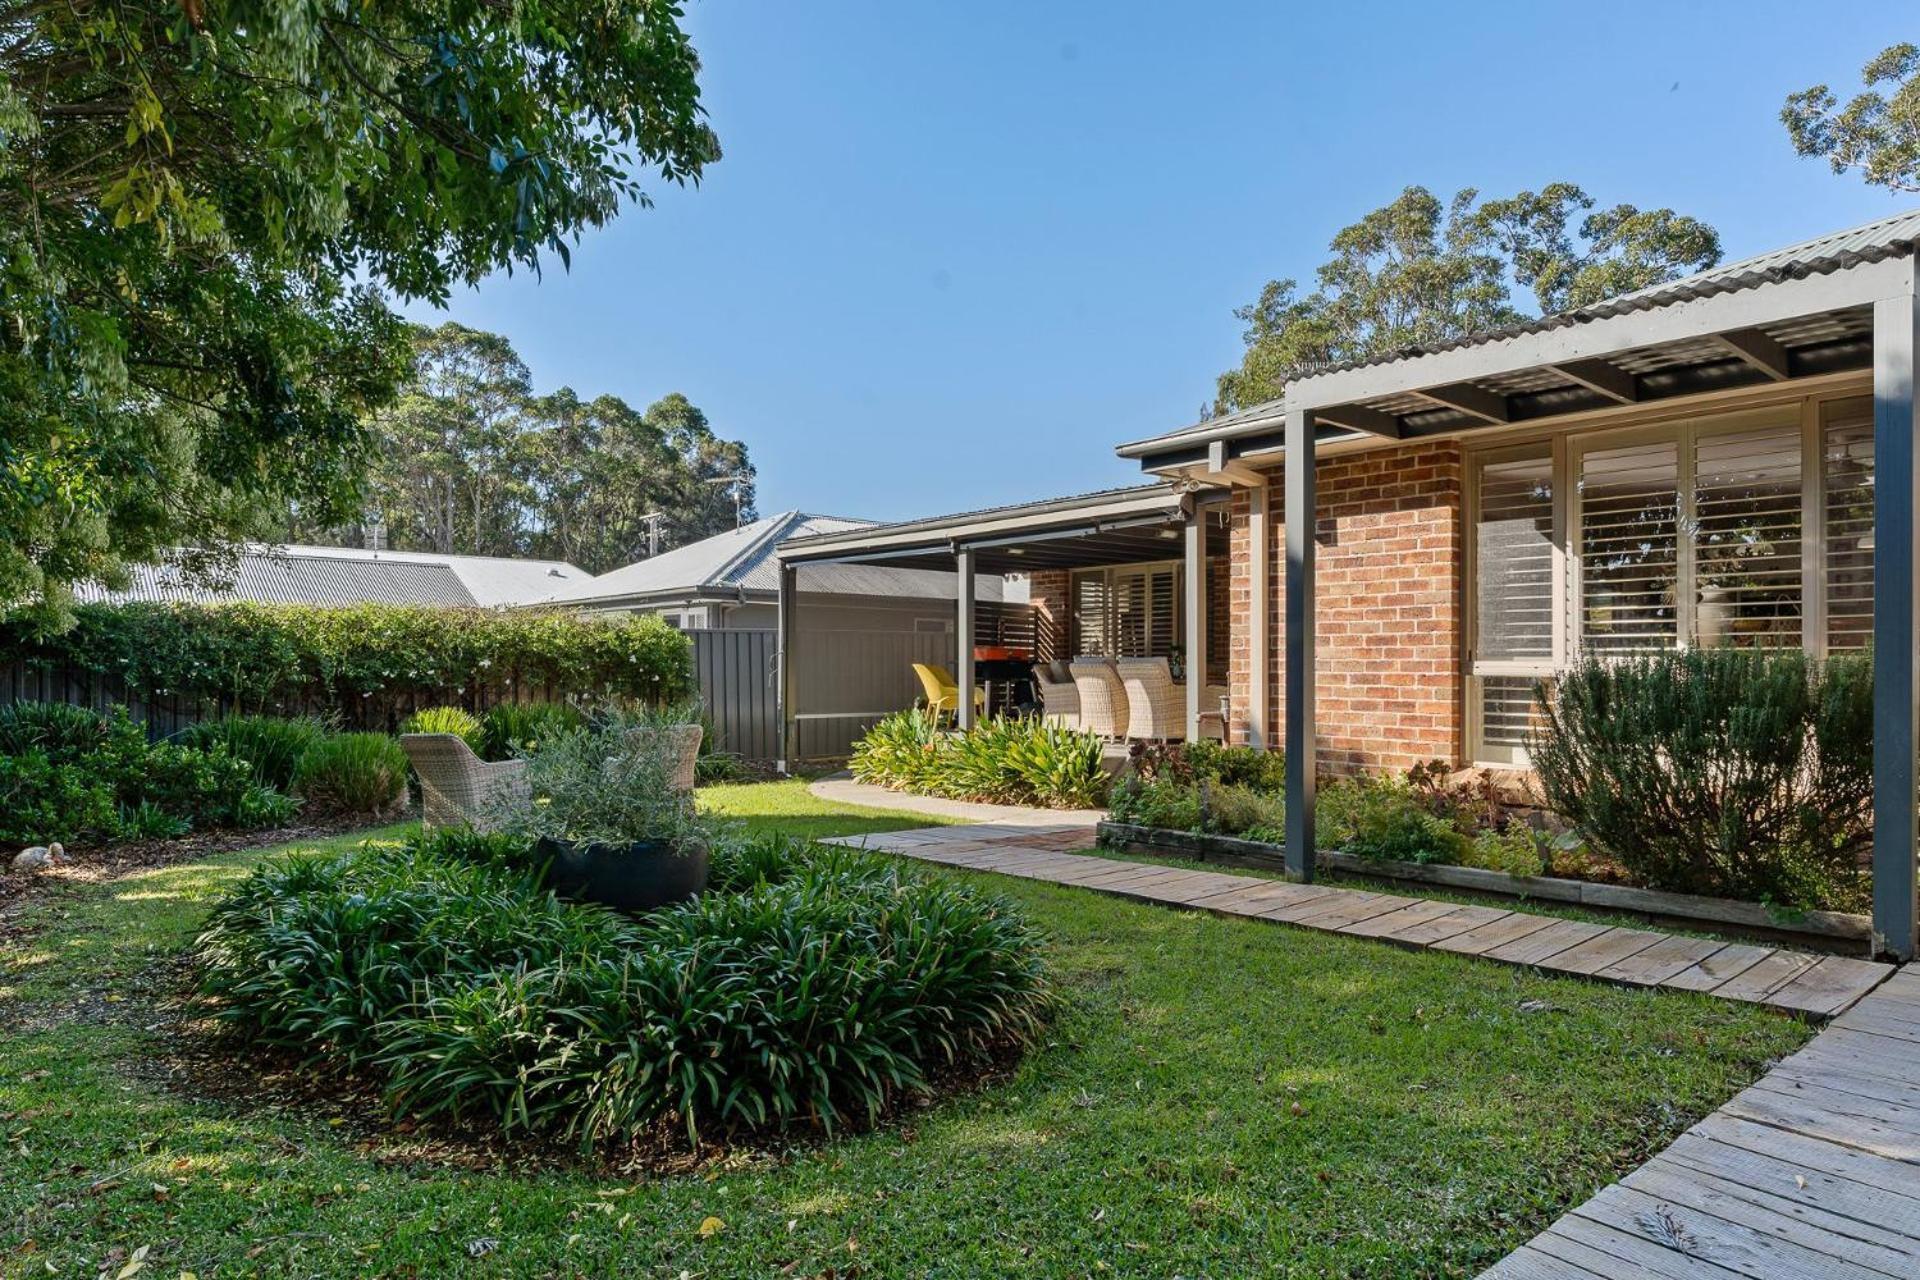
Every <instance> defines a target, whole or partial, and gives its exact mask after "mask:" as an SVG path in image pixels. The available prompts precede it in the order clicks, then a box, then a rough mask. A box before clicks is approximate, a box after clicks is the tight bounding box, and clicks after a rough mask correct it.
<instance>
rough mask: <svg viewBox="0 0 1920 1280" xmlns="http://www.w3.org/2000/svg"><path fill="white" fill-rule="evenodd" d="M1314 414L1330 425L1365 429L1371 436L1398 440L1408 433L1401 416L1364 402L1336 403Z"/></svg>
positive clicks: (1353, 429)
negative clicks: (1371, 407) (1371, 406)
mask: <svg viewBox="0 0 1920 1280" xmlns="http://www.w3.org/2000/svg"><path fill="white" fill-rule="evenodd" d="M1313 416H1314V417H1315V418H1316V419H1318V420H1319V421H1321V422H1324V423H1326V424H1327V425H1328V426H1330V427H1345V428H1346V429H1347V430H1349V431H1364V432H1365V433H1366V434H1368V435H1370V436H1382V437H1384V438H1386V439H1388V440H1398V439H1400V438H1401V437H1402V436H1404V435H1405V434H1406V429H1405V428H1404V427H1402V426H1401V425H1400V419H1399V418H1397V417H1395V416H1394V415H1393V414H1391V413H1382V412H1381V411H1380V410H1378V409H1369V408H1368V407H1367V406H1365V405H1362V404H1342V405H1334V406H1332V407H1330V408H1326V409H1318V410H1315V412H1314V415H1313Z"/></svg>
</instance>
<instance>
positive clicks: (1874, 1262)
mask: <svg viewBox="0 0 1920 1280" xmlns="http://www.w3.org/2000/svg"><path fill="white" fill-rule="evenodd" d="M1621 1185H1623V1186H1626V1187H1629V1188H1631V1189H1633V1190H1635V1191H1638V1192H1641V1193H1642V1194H1644V1195H1647V1196H1650V1197H1653V1198H1654V1199H1656V1200H1658V1201H1660V1202H1661V1203H1664V1204H1673V1205H1685V1206H1686V1207H1687V1208H1690V1209H1693V1210H1695V1211H1697V1212H1699V1213H1704V1214H1707V1215H1709V1216H1711V1217H1713V1218H1717V1219H1719V1220H1720V1221H1722V1222H1727V1223H1731V1224H1733V1225H1734V1226H1737V1227H1742V1228H1745V1229H1746V1230H1748V1231H1751V1232H1753V1233H1754V1234H1755V1235H1757V1236H1764V1237H1770V1238H1772V1239H1776V1240H1784V1241H1787V1242H1789V1243H1791V1244H1793V1245H1796V1246H1798V1247H1799V1248H1802V1249H1805V1250H1808V1251H1809V1252H1811V1253H1814V1254H1817V1255H1820V1256H1822V1257H1826V1258H1831V1259H1833V1260H1835V1261H1837V1262H1840V1263H1843V1264H1845V1265H1847V1266H1850V1267H1857V1268H1859V1269H1861V1270H1862V1271H1867V1272H1880V1273H1881V1274H1883V1275H1888V1276H1895V1277H1901V1276H1911V1275H1913V1274H1914V1272H1915V1271H1916V1270H1920V1252H1915V1250H1916V1248H1920V1242H1916V1241H1914V1240H1912V1239H1911V1238H1905V1237H1902V1236H1901V1235H1900V1234H1899V1233H1898V1232H1897V1231H1887V1230H1884V1229H1881V1228H1878V1227H1875V1226H1872V1225H1870V1224H1866V1223H1861V1222H1858V1221H1853V1220H1850V1219H1848V1218H1847V1217H1845V1216H1844V1215H1841V1214H1836V1213H1831V1212H1828V1211H1827V1210H1825V1209H1821V1208H1819V1207H1818V1206H1815V1205H1811V1204H1808V1203H1806V1202H1805V1200H1804V1198H1803V1197H1802V1198H1798V1199H1796V1200H1789V1199H1786V1198H1784V1197H1782V1196H1779V1195H1776V1194H1774V1193H1772V1192H1768V1191H1759V1190H1756V1189H1754V1188H1752V1187H1748V1186H1745V1185H1744V1184H1742V1183H1740V1182H1737V1181H1729V1180H1728V1179H1726V1178H1723V1177H1721V1176H1720V1175H1718V1174H1714V1173H1702V1172H1700V1171H1698V1170H1689V1169H1683V1168H1681V1167H1679V1166H1677V1165H1676V1164H1674V1163H1673V1162H1670V1161H1660V1160H1656V1161H1654V1162H1653V1163H1651V1164H1648V1165H1646V1166H1644V1167H1642V1168H1640V1169H1637V1170H1635V1171H1634V1172H1633V1173H1630V1174H1628V1175H1627V1177H1626V1179H1625V1181H1624V1182H1623V1183H1622V1184H1621Z"/></svg>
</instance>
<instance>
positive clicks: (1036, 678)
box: [1033, 662, 1080, 729]
mask: <svg viewBox="0 0 1920 1280" xmlns="http://www.w3.org/2000/svg"><path fill="white" fill-rule="evenodd" d="M1033 691H1034V692H1035V693H1037V694H1039V695H1040V714H1041V718H1043V719H1044V720H1046V721H1047V723H1049V724H1057V725H1063V726H1065V727H1066V728H1068V729H1078V728H1079V727H1080V687H1079V686H1078V685H1076V684H1075V683H1074V682H1073V674H1072V673H1071V672H1069V671H1068V670H1067V664H1066V663H1064V662H1037V663H1035V664H1034V667H1033Z"/></svg>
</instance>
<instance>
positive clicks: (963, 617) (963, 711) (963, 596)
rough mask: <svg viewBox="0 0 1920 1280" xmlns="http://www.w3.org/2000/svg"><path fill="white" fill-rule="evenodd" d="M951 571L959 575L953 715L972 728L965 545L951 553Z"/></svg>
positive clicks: (969, 557)
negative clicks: (956, 690)
mask: <svg viewBox="0 0 1920 1280" xmlns="http://www.w3.org/2000/svg"><path fill="white" fill-rule="evenodd" d="M953 563H954V569H955V572H956V573H958V575H959V578H960V583H959V591H958V592H957V593H956V594H957V595H958V597H959V602H960V611H959V616H958V617H957V618H955V619H954V637H953V639H954V649H955V653H954V664H953V682H954V683H955V684H957V685H959V686H960V691H959V698H960V705H959V706H957V707H955V708H954V710H953V718H954V721H955V723H957V724H958V725H959V726H960V727H961V728H962V729H971V728H973V593H974V588H975V585H976V584H975V582H974V577H973V552H972V551H971V550H969V549H968V548H966V547H962V548H960V549H959V550H958V551H955V552H954V553H953Z"/></svg>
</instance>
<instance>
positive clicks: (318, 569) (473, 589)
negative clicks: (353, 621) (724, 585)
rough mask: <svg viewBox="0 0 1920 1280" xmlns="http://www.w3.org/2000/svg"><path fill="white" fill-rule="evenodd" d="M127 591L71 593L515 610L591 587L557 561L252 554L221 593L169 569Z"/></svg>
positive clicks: (306, 551)
mask: <svg viewBox="0 0 1920 1280" xmlns="http://www.w3.org/2000/svg"><path fill="white" fill-rule="evenodd" d="M130 573H131V575H132V579H133V580H132V582H131V584H130V585H129V586H128V588H127V589H126V590H125V591H107V590H105V589H104V588H101V587H99V586H96V585H86V586H82V587H79V588H76V590H75V593H74V594H75V595H76V596H77V597H78V598H80V599H81V600H89V601H105V602H108V603H114V604H124V603H128V602H131V601H142V600H163V601H164V600H172V601H191V602H198V603H203V604H204V603H214V602H219V601H227V600H257V601H261V602H263V603H268V604H319V605H347V604H438V605H485V606H497V605H506V604H518V603H521V602H523V601H525V600H528V599H532V598H534V597H535V596H536V595H538V594H544V593H546V592H550V591H552V590H553V588H554V586H555V585H556V584H557V583H562V582H566V581H569V580H581V581H584V580H588V579H590V578H591V576H592V575H590V574H588V573H587V572H586V571H585V570H583V569H579V568H576V567H574V566H573V565H570V564H567V563H565V562H564V561H558V560H513V559H507V558H505V557H498V556H442V555H435V554H432V553H430V552H418V551H365V550H361V549H360V548H357V547H309V546H288V547H256V548H249V549H248V550H245V551H243V552H241V553H240V557H239V560H238V562H237V563H236V564H235V565H234V567H233V573H232V581H231V583H230V584H229V585H226V586H202V585H195V584H192V583H188V582H185V581H183V580H182V578H181V575H180V572H179V569H178V568H177V566H176V565H175V564H174V563H171V562H169V563H162V564H156V565H136V566H133V567H132V569H131V570H130Z"/></svg>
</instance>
